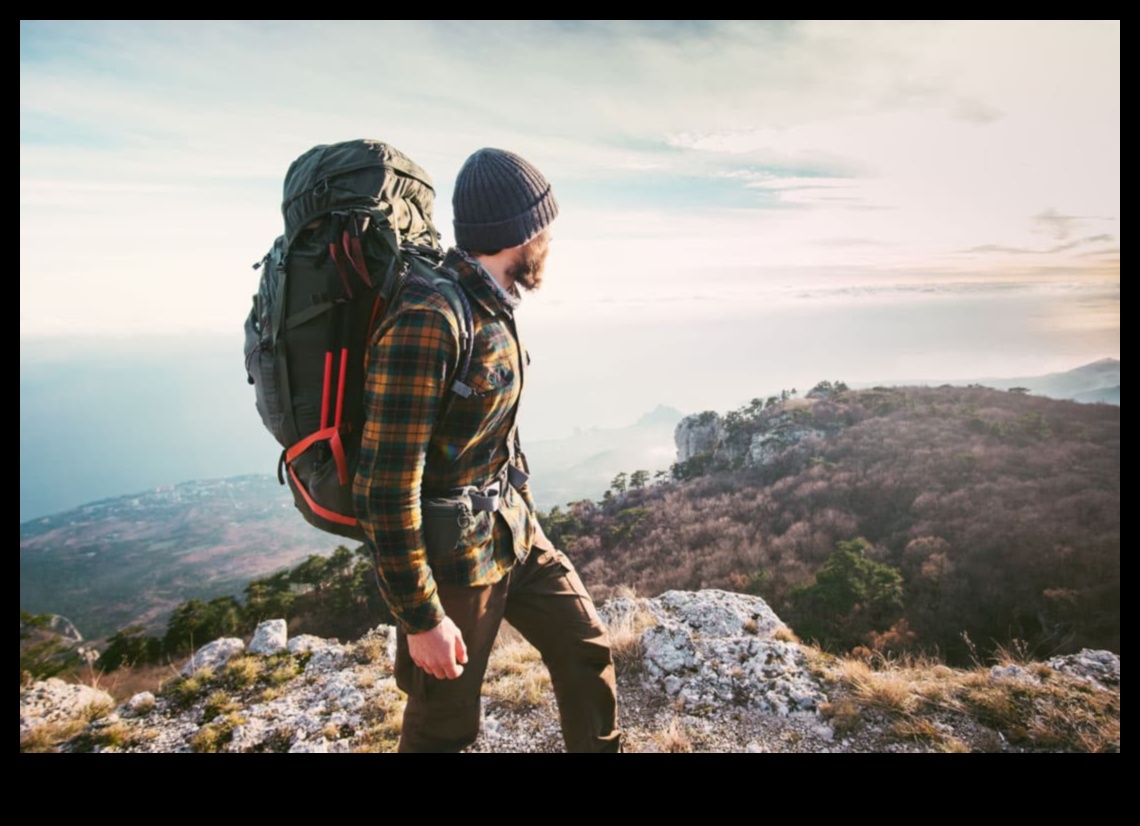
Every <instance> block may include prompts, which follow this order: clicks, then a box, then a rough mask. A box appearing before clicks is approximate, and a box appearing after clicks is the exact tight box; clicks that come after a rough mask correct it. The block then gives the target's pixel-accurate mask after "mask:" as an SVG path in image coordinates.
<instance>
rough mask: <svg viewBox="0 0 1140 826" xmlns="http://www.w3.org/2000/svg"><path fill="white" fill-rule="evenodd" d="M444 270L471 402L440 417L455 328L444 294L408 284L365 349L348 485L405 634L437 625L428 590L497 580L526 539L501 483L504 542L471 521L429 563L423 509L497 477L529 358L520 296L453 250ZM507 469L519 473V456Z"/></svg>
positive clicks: (515, 494)
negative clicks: (469, 348)
mask: <svg viewBox="0 0 1140 826" xmlns="http://www.w3.org/2000/svg"><path fill="white" fill-rule="evenodd" d="M445 266H447V267H449V268H450V269H451V270H452V271H454V272H456V273H457V274H458V276H459V282H460V284H461V285H462V288H463V289H464V291H465V292H466V294H467V296H468V299H469V301H470V304H471V312H472V317H473V322H474V328H473V332H474V351H473V353H472V357H471V368H470V370H469V371H468V374H467V380H466V384H468V385H469V386H470V387H471V389H472V390H473V391H474V393H473V394H472V395H471V396H470V397H468V398H461V397H460V396H458V395H455V394H452V398H451V399H450V400H449V401H448V405H449V407H448V408H447V410H446V415H445V416H444V417H443V419H442V421H441V420H440V419H439V412H440V408H441V404H442V402H443V400H444V398H445V394H448V393H450V390H449V383H450V381H452V380H453V374H454V373H455V370H456V364H457V362H458V360H459V355H460V345H459V325H458V321H457V320H456V319H455V314H454V312H453V311H452V309H451V306H450V305H449V304H448V303H447V300H446V299H445V298H444V297H443V296H442V295H440V294H439V293H438V292H437V291H436V290H435V289H434V288H432V287H430V286H428V285H424V284H421V283H419V282H417V281H412V282H410V283H409V284H408V285H407V286H406V287H405V289H404V291H403V294H402V296H401V299H400V305H399V308H398V310H397V312H395V313H394V314H393V315H392V316H390V317H389V318H388V319H386V320H385V321H384V322H383V324H382V325H381V326H380V328H379V329H378V330H377V333H376V335H375V337H374V338H373V343H372V346H371V347H370V349H369V353H368V372H367V376H366V378H365V388H364V403H365V425H364V432H363V436H362V439H361V448H360V462H359V465H358V468H357V475H356V480H355V484H354V488H353V493H354V497H355V505H356V515H357V517H358V519H359V520H360V523H361V525H362V527H363V528H364V530H365V533H366V534H367V536H368V539H369V544H370V546H371V550H372V552H373V555H374V558H375V559H376V563H377V569H378V572H379V575H380V584H381V589H382V590H383V593H384V597H385V599H386V601H387V602H388V606H389V607H390V608H391V610H392V613H393V614H394V615H395V617H396V620H397V622H399V623H400V624H401V625H402V626H403V628H404V630H405V631H407V632H409V633H418V632H421V631H428V630H430V629H432V628H434V627H435V626H436V625H437V624H438V623H439V622H440V621H441V620H442V619H443V616H444V612H443V608H442V607H441V605H440V602H439V598H438V597H437V595H436V583H437V582H444V583H448V584H454V585H489V584H491V583H494V582H497V581H499V580H500V579H502V577H503V576H504V574H505V573H506V572H507V571H508V570H509V569H510V568H511V566H512V565H513V564H514V563H515V561H516V559H517V560H520V561H521V560H523V559H525V558H526V555H527V554H528V553H529V551H530V547H531V543H532V542H533V540H534V534H535V520H534V518H533V513H534V502H533V500H532V499H531V496H530V491H529V486H527V485H523V487H522V489H521V490H517V491H516V490H515V489H514V488H513V487H511V486H510V485H506V486H505V491H504V492H503V503H502V507H501V508H500V510H499V512H498V513H499V515H500V516H501V517H502V522H503V523H505V527H506V528H508V529H509V533H510V537H511V539H512V541H511V543H510V545H508V544H507V543H506V542H502V541H500V542H495V541H494V537H495V534H496V533H498V534H499V535H500V536H501V537H505V534H504V532H503V531H502V530H501V529H500V531H498V532H496V531H495V521H496V520H495V516H496V515H495V514H493V513H476V514H474V522H473V525H472V526H471V527H470V528H469V529H467V530H466V531H465V532H464V533H463V535H462V537H461V540H460V542H459V544H458V547H456V549H455V550H454V551H452V552H449V553H445V554H438V555H436V556H433V557H432V558H431V559H430V560H429V559H428V554H427V551H426V549H425V546H424V536H423V515H422V511H421V501H422V499H423V498H424V497H425V496H432V495H436V496H438V495H443V494H446V493H447V492H448V491H451V490H452V489H454V488H459V487H464V486H467V485H474V486H477V487H479V488H482V487H484V486H485V485H486V484H487V483H488V482H490V481H492V480H493V479H494V477H495V476H496V474H498V473H500V472H501V471H502V470H503V468H504V467H505V465H506V463H507V461H508V459H509V456H510V451H509V449H508V444H507V440H508V438H509V436H510V434H511V431H512V427H513V425H514V419H515V412H516V410H517V408H518V402H519V398H520V396H521V394H522V388H523V374H524V371H525V369H526V360H527V356H526V354H525V351H524V350H523V348H522V346H521V345H520V344H519V340H518V335H517V331H516V329H515V322H514V310H515V308H516V307H517V304H518V299H517V298H516V297H514V296H511V295H508V294H507V293H505V292H504V291H503V290H502V289H501V288H500V287H499V285H498V284H497V283H495V282H494V280H493V279H492V277H491V275H490V274H489V273H487V271H486V270H485V269H483V268H482V267H480V266H479V265H478V264H477V263H475V262H474V261H473V260H471V259H470V258H468V257H467V256H466V255H464V254H462V253H460V252H459V251H456V250H451V251H450V252H449V253H448V255H447V258H446V260H445ZM515 463H516V464H517V465H519V467H520V468H523V469H525V466H526V459H525V458H524V457H523V456H522V454H521V452H518V453H516V457H515Z"/></svg>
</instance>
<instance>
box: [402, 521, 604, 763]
mask: <svg viewBox="0 0 1140 826" xmlns="http://www.w3.org/2000/svg"><path fill="white" fill-rule="evenodd" d="M496 539H498V537H496ZM438 588H439V597H440V600H441V601H442V602H443V608H444V611H446V613H447V616H449V617H450V618H451V620H452V622H454V623H455V624H456V625H457V626H458V627H459V630H460V631H461V632H462V633H463V640H464V642H465V643H466V645H467V664H466V665H465V666H464V668H463V673H462V674H461V675H459V677H457V678H456V679H454V680H438V679H436V678H435V677H432V676H431V675H430V674H428V673H427V672H425V671H424V670H423V669H421V668H420V667H419V666H417V665H416V664H415V663H414V662H412V659H411V657H410V656H409V654H408V642H407V638H406V637H405V635H404V634H403V632H400V633H399V634H398V635H397V647H396V669H395V670H396V684H397V685H398V686H399V687H400V688H401V689H402V690H403V691H405V692H406V693H407V695H408V702H407V706H406V708H405V709H404V727H403V731H402V732H401V735H400V751H401V752H454V751H459V750H461V749H463V748H465V747H466V746H469V745H470V744H471V743H473V742H474V741H475V738H476V736H478V734H479V724H480V721H481V709H482V705H481V701H480V696H479V695H480V690H481V688H482V685H483V675H484V672H485V671H486V669H487V659H488V656H489V655H490V653H491V645H492V643H494V641H495V636H496V635H497V634H498V632H499V625H500V624H501V622H502V620H503V619H504V618H505V619H506V620H507V622H509V623H510V624H511V625H513V626H514V627H515V628H516V629H518V631H519V633H521V634H522V635H523V636H524V637H525V638H526V639H527V640H528V641H529V642H530V643H531V645H533V646H534V647H535V648H537V649H538V651H539V653H540V654H542V659H543V662H545V663H546V667H547V668H548V669H549V671H550V681H551V683H552V685H553V687H554V695H555V697H556V698H557V700H558V712H559V716H560V718H561V722H562V736H563V738H564V739H565V742H566V750H567V751H569V752H615V751H618V750H619V747H620V737H621V732H620V731H619V730H618V728H617V686H616V683H615V681H614V665H613V660H612V658H611V656H610V642H609V635H608V634H607V633H606V629H605V626H603V625H602V622H601V620H600V619H599V617H598V613H597V611H596V610H595V609H594V603H593V600H591V599H590V595H589V594H588V593H587V592H586V589H585V587H584V586H583V585H582V580H581V579H579V578H578V572H577V571H575V570H574V566H573V565H572V564H571V563H570V560H569V559H567V558H566V556H565V555H564V554H562V553H561V552H560V551H555V550H541V549H539V548H534V549H533V550H532V551H531V553H530V555H529V556H528V557H527V561H526V562H525V563H522V564H520V565H516V566H515V567H514V568H512V569H511V571H510V572H509V573H508V574H507V576H505V577H504V578H503V579H502V580H500V581H499V582H497V583H495V584H494V585H484V586H476V587H470V586H461V585H442V584H441V585H439V586H438Z"/></svg>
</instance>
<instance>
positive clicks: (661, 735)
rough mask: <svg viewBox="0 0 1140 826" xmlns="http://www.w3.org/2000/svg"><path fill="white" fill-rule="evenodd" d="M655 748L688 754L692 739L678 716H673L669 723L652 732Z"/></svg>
mask: <svg viewBox="0 0 1140 826" xmlns="http://www.w3.org/2000/svg"><path fill="white" fill-rule="evenodd" d="M653 742H654V743H656V745H657V750H658V751H660V752H664V753H666V754H688V753H690V752H692V750H693V741H692V738H691V737H689V732H688V731H686V729H685V725H684V723H682V722H681V720H680V718H678V717H673V718H672V719H671V720H670V721H669V725H667V726H665V728H663V729H661V730H660V731H656V732H654V733H653Z"/></svg>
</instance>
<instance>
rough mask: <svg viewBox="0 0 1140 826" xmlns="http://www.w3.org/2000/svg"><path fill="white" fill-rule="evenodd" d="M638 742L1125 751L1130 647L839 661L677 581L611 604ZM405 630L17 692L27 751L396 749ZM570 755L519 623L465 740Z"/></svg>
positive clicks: (763, 618)
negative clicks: (956, 660) (153, 675)
mask: <svg viewBox="0 0 1140 826" xmlns="http://www.w3.org/2000/svg"><path fill="white" fill-rule="evenodd" d="M604 612H605V614H606V617H607V621H608V622H609V625H610V629H611V634H612V637H613V642H614V652H615V660H616V663H617V667H618V681H619V687H620V702H621V712H620V713H621V725H622V728H623V731H624V732H625V737H624V744H625V749H626V751H627V752H631V753H638V752H672V753H681V752H884V751H902V752H931V751H951V752H970V751H987V752H993V751H1014V752H1024V751H1119V750H1120V660H1119V657H1117V656H1116V655H1114V654H1111V653H1108V652H1102V651H1084V652H1081V653H1080V654H1076V655H1070V656H1066V657H1057V658H1054V659H1052V660H1049V661H1048V662H1031V661H1029V660H1027V659H1026V660H1022V661H1018V660H1017V658H1013V657H1010V658H1007V659H1005V660H1003V661H1002V662H1000V663H997V664H992V665H987V666H978V667H977V668H974V669H968V670H960V669H952V668H948V667H946V666H944V665H940V664H938V663H932V662H923V661H913V660H912V661H889V660H884V659H878V660H871V661H865V660H858V659H839V658H835V657H831V656H829V655H826V654H824V653H822V652H820V651H819V650H818V649H815V648H813V647H810V646H805V645H802V644H800V643H799V642H798V641H797V640H796V639H795V638H794V636H793V635H792V634H791V633H790V632H789V631H788V630H787V629H786V628H785V627H784V626H783V624H782V623H781V622H780V620H779V618H778V617H776V615H775V614H773V613H772V611H771V610H770V609H769V608H768V606H767V605H766V604H765V603H764V601H763V600H761V599H759V598H757V597H749V596H744V595H740V594H732V593H727V592H723V591H702V592H698V593H689V592H678V591H671V592H668V593H666V594H663V595H662V596H661V597H658V598H655V599H652V600H645V599H633V598H625V599H618V600H613V601H611V602H610V603H609V604H608V605H607V606H605V608H604ZM394 637H395V635H394V632H393V631H392V629H391V628H388V627H386V626H381V627H379V628H377V629H375V630H374V631H372V632H371V633H370V634H369V635H367V636H366V637H364V638H363V639H361V640H359V641H357V642H354V643H350V644H345V645H342V644H339V643H337V642H335V641H330V640H322V639H318V638H315V637H309V636H301V637H295V638H293V639H286V635H285V623H284V622H283V621H280V620H278V621H271V622H269V623H263V624H262V626H261V627H259V629H258V631H257V633H256V634H255V636H254V638H253V640H251V642H250V643H249V645H248V646H247V645H245V644H244V643H243V641H241V640H219V641H216V642H215V643H211V644H210V645H208V646H205V647H204V648H203V649H201V650H200V651H199V652H198V654H197V655H196V656H195V657H194V658H193V659H192V660H191V661H189V662H187V663H186V664H185V666H184V668H183V670H182V675H181V676H180V677H178V678H176V679H172V680H170V681H169V682H168V683H167V684H165V685H164V686H163V687H162V689H161V690H160V691H159V692H158V693H157V695H155V694H151V693H142V694H138V695H135V696H133V697H131V698H130V699H129V700H127V701H126V702H124V703H122V704H116V702H115V701H114V700H113V698H112V697H111V696H110V695H109V694H106V693H105V692H102V691H99V690H98V689H93V688H91V687H89V686H83V685H74V684H67V683H64V682H62V681H60V680H48V681H46V682H41V683H36V684H34V685H31V686H26V687H22V688H21V692H20V743H21V751H64V752H76V751H97V752H118V751H142V752H178V751H196V752H213V751H230V752H259V751H289V752H361V751H391V750H393V749H394V747H395V744H396V739H397V736H398V731H399V720H400V713H401V710H402V698H401V695H400V692H399V691H398V690H397V688H396V686H395V684H394V681H393V679H392V676H391V658H392V653H393V649H394V642H395V640H394ZM561 750H562V743H561V735H560V733H559V730H558V724H557V712H556V709H555V706H554V703H553V698H552V695H551V692H550V685H549V678H548V677H547V675H546V672H545V669H544V668H543V667H542V663H541V661H540V659H539V657H538V654H537V652H535V651H534V649H532V648H531V647H530V646H529V645H527V644H526V643H525V642H524V641H522V640H521V639H520V638H518V637H517V635H514V634H513V633H512V632H510V631H509V629H508V630H507V632H506V633H504V634H503V635H501V637H500V641H499V644H498V645H497V647H496V650H495V653H494V656H493V658H492V662H491V664H490V667H489V669H488V675H487V680H486V683H485V704H484V726H483V733H482V735H481V736H480V738H479V740H478V741H477V742H476V743H475V744H474V745H473V746H472V747H471V748H470V749H469V751H471V752H492V751H525V752H557V751H561Z"/></svg>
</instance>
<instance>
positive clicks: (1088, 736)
mask: <svg viewBox="0 0 1140 826" xmlns="http://www.w3.org/2000/svg"><path fill="white" fill-rule="evenodd" d="M1028 657H1029V652H1028V651H1026V650H1024V649H1023V648H1017V647H1014V648H1010V649H1005V650H1003V651H1000V652H999V654H998V657H997V658H996V660H997V664H998V665H1002V666H1008V665H1017V666H1019V667H1020V668H1021V669H1022V673H1023V674H1024V676H1022V677H1017V676H1013V677H995V676H994V675H993V673H991V670H990V668H989V667H988V666H982V665H979V666H977V667H975V668H972V669H968V670H957V669H952V668H948V667H947V666H945V665H943V664H941V663H937V662H934V661H931V660H929V659H925V658H915V657H911V658H903V659H898V660H891V659H887V658H883V657H881V656H876V657H873V658H872V660H871V661H870V662H867V661H865V660H862V659H845V660H839V661H837V662H832V663H830V664H829V665H828V666H827V667H826V670H827V672H828V674H829V676H830V677H831V678H832V679H833V680H834V681H835V682H836V683H838V685H840V686H841V687H842V688H843V689H844V690H845V691H844V694H843V699H842V700H837V701H834V702H832V703H831V704H830V705H829V706H828V707H827V709H826V713H827V714H828V715H829V716H830V717H831V719H832V722H833V725H834V726H835V728H836V731H837V733H839V732H840V730H850V729H851V728H853V727H854V724H853V723H852V719H853V718H854V717H855V716H857V715H856V713H855V712H853V710H852V708H851V706H850V705H849V704H854V705H855V706H856V707H857V708H858V711H859V713H863V712H878V713H880V714H885V715H886V716H887V717H888V718H889V719H891V720H892V721H893V722H892V725H891V732H892V733H893V734H894V735H895V736H896V737H898V738H900V739H907V740H912V741H916V742H927V743H930V744H931V745H932V746H933V747H934V748H935V749H937V750H939V751H951V752H959V751H967V750H970V747H969V746H967V745H966V744H965V743H964V742H962V741H961V740H960V739H959V738H958V737H956V736H954V735H953V734H951V733H949V727H947V726H939V725H937V724H936V723H935V722H934V720H936V719H939V718H944V719H947V720H950V721H951V722H952V723H953V722H954V721H957V724H959V725H963V724H965V725H968V726H969V727H971V728H972V729H973V730H975V731H980V732H981V733H980V734H978V735H977V737H976V738H974V739H977V741H978V742H977V743H976V744H975V746H974V749H975V750H978V751H1002V750H1003V749H1004V748H1005V746H1006V744H1012V745H1015V746H1020V747H1024V748H1029V749H1035V750H1049V751H1082V752H1117V751H1119V750H1120V695H1119V692H1113V691H1106V690H1103V689H1100V688H1097V687H1095V686H1092V685H1090V684H1089V683H1087V682H1085V681H1083V680H1080V679H1077V678H1074V677H1071V676H1069V675H1066V674H1063V673H1059V672H1056V671H1054V670H1053V669H1051V668H1049V667H1048V666H1047V665H1044V664H1042V663H1037V662H1033V661H1032V660H1029V659H1028Z"/></svg>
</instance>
